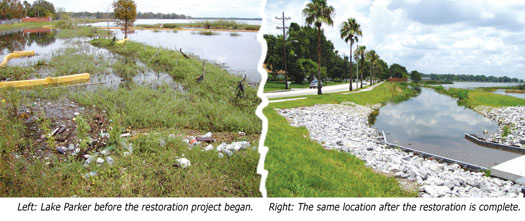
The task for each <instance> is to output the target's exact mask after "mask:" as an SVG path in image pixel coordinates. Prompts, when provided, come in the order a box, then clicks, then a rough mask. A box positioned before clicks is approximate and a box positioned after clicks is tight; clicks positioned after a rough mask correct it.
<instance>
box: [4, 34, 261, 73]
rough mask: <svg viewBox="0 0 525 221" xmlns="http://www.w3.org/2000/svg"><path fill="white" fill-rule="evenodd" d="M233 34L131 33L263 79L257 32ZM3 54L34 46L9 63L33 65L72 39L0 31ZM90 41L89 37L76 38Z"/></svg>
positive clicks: (144, 40)
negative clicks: (260, 70)
mask: <svg viewBox="0 0 525 221" xmlns="http://www.w3.org/2000/svg"><path fill="white" fill-rule="evenodd" d="M115 33H116V35H117V38H119V39H121V38H124V34H123V33H122V32H121V31H115ZM238 34H239V35H238V36H232V35H231V34H230V32H217V35H212V36H207V35H199V34H197V33H194V32H193V33H192V31H178V32H176V33H175V32H173V31H151V30H137V31H136V32H135V33H133V34H130V35H129V38H130V39H131V40H133V41H137V42H141V43H144V44H147V45H150V46H155V47H163V48H168V49H175V50H179V49H181V48H182V50H183V51H184V52H185V53H188V54H194V55H196V56H198V57H199V58H201V59H205V60H208V61H209V62H212V63H217V64H220V65H222V66H224V67H225V68H226V69H227V70H228V71H229V72H230V73H232V74H237V75H241V76H243V75H247V79H248V81H250V82H260V80H261V76H260V74H259V73H258V72H257V65H258V62H259V57H260V56H261V46H260V44H259V42H258V41H257V34H256V33H254V32H240V33H238ZM0 40H1V42H2V43H0V56H5V55H7V54H9V53H10V52H12V51H22V50H23V51H31V50H34V51H35V53H36V56H33V57H30V58H19V59H13V60H11V61H9V65H33V64H35V63H36V62H38V61H39V60H42V59H49V57H51V52H53V51H56V50H57V49H59V48H62V47H64V45H66V44H67V42H70V41H71V40H70V39H67V40H64V39H56V31H52V30H47V29H42V30H40V29H26V30H17V31H10V32H4V33H0ZM76 40H82V41H87V40H89V39H87V38H84V39H76Z"/></svg>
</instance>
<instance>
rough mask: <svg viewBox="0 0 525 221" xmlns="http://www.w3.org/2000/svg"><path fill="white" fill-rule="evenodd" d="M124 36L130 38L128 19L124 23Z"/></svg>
mask: <svg viewBox="0 0 525 221" xmlns="http://www.w3.org/2000/svg"><path fill="white" fill-rule="evenodd" d="M124 38H128V20H126V21H125V24H124Z"/></svg>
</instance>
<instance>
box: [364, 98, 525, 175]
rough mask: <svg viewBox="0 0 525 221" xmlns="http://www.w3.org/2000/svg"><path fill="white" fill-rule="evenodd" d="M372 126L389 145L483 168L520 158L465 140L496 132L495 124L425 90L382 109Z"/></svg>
mask: <svg viewBox="0 0 525 221" xmlns="http://www.w3.org/2000/svg"><path fill="white" fill-rule="evenodd" d="M374 127H376V128H378V129H379V130H380V131H381V130H383V131H385V133H386V134H387V140H388V142H389V143H395V144H399V145H402V146H406V147H410V148H413V149H417V150H421V151H425V152H428V153H432V154H436V155H440V156H444V157H448V158H452V159H455V160H460V161H464V162H467V163H471V164H475V165H479V166H484V167H492V166H494V165H497V164H499V163H502V162H504V161H507V160H510V159H513V158H515V157H518V156H520V155H519V154H516V153H510V152H505V151H501V150H496V149H491V148H487V147H482V146H478V145H476V144H474V143H472V142H470V141H468V140H466V139H465V135H464V134H465V133H474V134H477V135H483V130H488V131H496V130H497V128H498V125H497V123H496V122H492V121H490V120H489V119H487V118H484V117H483V116H482V115H480V114H478V113H476V112H474V111H472V110H470V109H467V108H464V107H461V106H458V105H457V102H456V100H455V99H453V98H451V97H449V96H446V95H441V94H438V93H436V92H435V91H434V90H432V89H428V88H422V89H421V94H420V95H419V96H417V97H414V98H411V99H409V100H408V101H404V102H401V103H398V104H394V103H389V104H387V105H385V106H384V107H382V108H381V110H380V113H379V115H378V116H377V119H376V122H375V125H374Z"/></svg>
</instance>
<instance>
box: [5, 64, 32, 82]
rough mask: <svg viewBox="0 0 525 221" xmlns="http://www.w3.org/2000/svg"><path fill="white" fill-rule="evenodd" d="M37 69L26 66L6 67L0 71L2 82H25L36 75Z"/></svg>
mask: <svg viewBox="0 0 525 221" xmlns="http://www.w3.org/2000/svg"><path fill="white" fill-rule="evenodd" d="M35 71H36V69H35V68H33V67H26V66H6V67H2V68H1V70H0V81H4V80H10V81H13V80H25V79H27V78H29V77H30V76H31V75H33V74H34V73H35Z"/></svg>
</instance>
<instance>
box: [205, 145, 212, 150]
mask: <svg viewBox="0 0 525 221" xmlns="http://www.w3.org/2000/svg"><path fill="white" fill-rule="evenodd" d="M210 150H213V145H211V144H210V145H208V146H206V147H205V148H204V150H203V151H210Z"/></svg>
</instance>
